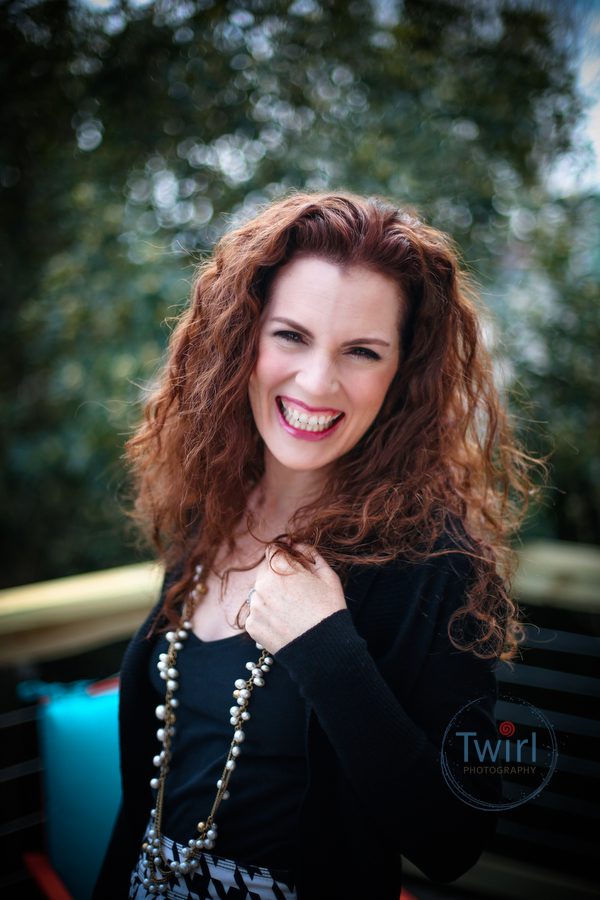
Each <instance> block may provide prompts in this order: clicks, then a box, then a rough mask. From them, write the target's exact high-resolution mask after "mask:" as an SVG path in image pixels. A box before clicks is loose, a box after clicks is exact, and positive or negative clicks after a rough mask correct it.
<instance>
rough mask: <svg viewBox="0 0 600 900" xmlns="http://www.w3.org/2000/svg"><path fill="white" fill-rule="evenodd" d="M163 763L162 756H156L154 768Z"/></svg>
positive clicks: (153, 761)
mask: <svg viewBox="0 0 600 900" xmlns="http://www.w3.org/2000/svg"><path fill="white" fill-rule="evenodd" d="M161 762H162V758H161V757H160V756H155V757H154V759H153V760H152V764H153V765H154V766H160V764H161Z"/></svg>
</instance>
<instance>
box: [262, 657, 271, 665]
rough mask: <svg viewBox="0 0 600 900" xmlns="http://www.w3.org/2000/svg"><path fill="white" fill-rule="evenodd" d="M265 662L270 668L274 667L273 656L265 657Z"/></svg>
mask: <svg viewBox="0 0 600 900" xmlns="http://www.w3.org/2000/svg"><path fill="white" fill-rule="evenodd" d="M263 662H265V663H266V664H267V665H268V666H272V665H273V658H272V657H271V656H265V658H264V660H263Z"/></svg>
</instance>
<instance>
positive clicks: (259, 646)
mask: <svg viewBox="0 0 600 900" xmlns="http://www.w3.org/2000/svg"><path fill="white" fill-rule="evenodd" d="M256 649H257V650H264V649H265V648H264V647H263V645H262V644H256Z"/></svg>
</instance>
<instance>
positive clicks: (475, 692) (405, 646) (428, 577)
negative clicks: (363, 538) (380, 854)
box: [274, 554, 499, 882]
mask: <svg viewBox="0 0 600 900" xmlns="http://www.w3.org/2000/svg"><path fill="white" fill-rule="evenodd" d="M469 567H470V563H469V561H468V559H467V558H466V557H464V556H462V555H459V554H452V555H451V556H444V557H438V558H436V559H434V560H432V561H431V563H429V566H425V567H423V568H422V572H423V577H422V578H418V577H417V578H412V580H409V587H410V592H411V593H410V594H409V595H408V596H406V595H403V585H404V586H405V583H404V581H403V578H402V576H400V575H399V574H398V569H397V568H394V567H393V566H392V567H383V568H382V570H381V571H380V573H379V574H378V576H377V579H376V581H375V582H374V584H373V585H372V588H371V592H370V594H369V596H371V594H374V595H375V597H376V599H375V602H374V603H373V616H374V617H376V618H378V619H379V620H380V628H379V630H381V628H382V627H384V621H385V630H387V631H388V632H389V629H390V622H391V621H393V616H392V619H390V612H389V610H390V609H392V610H393V608H394V607H395V608H396V609H397V612H396V613H395V615H396V621H397V634H396V635H394V634H391V635H389V634H388V635H387V636H386V637H385V640H386V641H388V645H387V650H386V653H385V654H382V655H381V656H379V655H378V661H377V663H376V661H375V659H374V658H373V656H372V655H371V653H370V652H369V648H368V644H367V641H366V640H365V638H364V637H362V636H361V634H360V633H359V632H358V630H357V627H356V625H355V623H354V621H353V618H352V615H351V613H350V611H349V609H343V610H338V611H337V612H335V613H332V614H331V615H329V616H328V617H327V618H325V619H323V620H322V621H321V622H319V623H318V624H317V625H315V626H313V627H312V628H310V629H309V630H308V631H306V632H305V633H304V634H302V635H300V636H299V637H297V638H295V639H294V640H293V641H291V642H290V643H288V644H287V645H286V646H285V647H282V648H281V649H280V650H279V651H278V652H277V653H276V654H275V655H274V658H275V659H276V661H278V662H279V663H280V664H281V665H283V666H285V668H286V669H287V671H288V673H289V675H290V676H291V677H292V678H293V679H294V681H295V682H296V684H297V685H298V688H299V690H300V692H301V693H302V694H303V696H304V697H305V698H306V699H307V700H308V702H309V703H310V704H311V705H312V707H313V710H314V712H315V714H316V717H317V719H318V721H319V724H320V726H321V728H322V730H323V731H324V732H325V735H326V737H327V739H328V740H329V742H330V743H331V745H332V746H333V748H334V751H335V753H336V755H337V759H338V761H339V766H340V768H341V771H342V773H343V778H344V779H345V783H346V789H347V790H350V791H353V793H354V794H355V796H356V798H357V801H358V809H359V811H361V812H362V814H361V815H359V816H358V818H357V823H358V825H357V827H359V828H361V827H364V828H369V829H370V830H372V829H373V828H375V829H377V830H378V831H379V840H380V841H381V843H382V844H383V845H387V846H388V848H389V850H390V852H391V853H402V855H404V856H405V857H406V858H407V859H409V860H410V861H411V862H413V863H414V864H415V865H416V866H418V868H419V869H421V871H422V872H423V873H424V874H425V875H426V876H427V877H428V878H430V879H432V880H436V881H442V882H446V881H453V880H454V879H456V878H458V877H459V876H460V875H461V874H463V873H464V872H465V871H467V870H468V869H469V868H471V867H472V866H473V865H474V863H475V862H476V861H477V859H478V858H479V856H480V854H481V852H482V849H483V847H484V846H485V844H486V843H487V841H488V840H490V839H491V837H492V835H493V833H494V830H495V825H496V818H497V816H496V814H495V813H493V812H490V811H489V810H485V811H482V810H480V809H477V808H475V807H473V806H471V805H469V804H467V803H466V802H464V801H462V800H460V799H459V798H457V797H456V796H455V794H454V793H453V792H452V791H451V790H450V788H449V787H448V785H447V784H446V782H445V780H444V776H443V773H442V767H441V754H440V748H441V744H442V738H443V735H444V732H445V730H446V728H447V726H448V725H449V724H450V721H451V719H452V717H453V715H454V714H455V713H457V712H458V711H459V709H460V708H461V707H462V706H463V705H464V704H466V703H467V702H469V701H470V700H474V699H476V698H482V699H481V700H480V701H479V703H478V704H477V712H476V713H475V714H474V716H473V717H472V718H471V722H472V723H473V724H474V726H475V727H476V728H477V732H478V735H479V737H481V738H482V739H486V738H489V739H490V740H491V739H494V738H495V737H497V734H496V728H495V719H494V704H495V700H496V696H497V690H496V682H495V676H494V673H493V665H492V663H493V661H492V662H490V661H489V660H481V659H479V658H477V657H475V656H474V654H472V653H467V652H464V651H457V650H456V649H455V648H454V647H453V646H452V644H451V643H450V641H449V639H448V636H447V624H448V620H449V618H450V615H451V613H452V612H453V610H454V609H456V608H458V607H459V606H462V605H463V603H464V594H465V589H466V586H467V583H468V574H469V572H470V568H469ZM382 598H383V600H382ZM382 610H385V611H386V613H385V620H384V617H383V616H382ZM363 615H364V616H365V617H366V618H367V619H368V617H369V597H368V598H367V603H366V606H365V610H364V613H363ZM375 630H377V629H375ZM372 633H373V629H371V632H370V634H372ZM375 643H376V641H375ZM409 670H410V671H411V685H410V690H407V688H406V685H405V684H404V683H403V682H404V681H405V680H407V678H406V674H404V676H403V675H402V673H407V672H408V671H409ZM382 672H385V677H384V674H382ZM487 789H488V791H489V793H488V798H489V797H492V798H493V799H498V798H499V780H498V779H497V778H494V779H492V782H489V783H488V785H487Z"/></svg>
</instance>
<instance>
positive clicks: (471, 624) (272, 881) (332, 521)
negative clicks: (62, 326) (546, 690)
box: [95, 193, 528, 900]
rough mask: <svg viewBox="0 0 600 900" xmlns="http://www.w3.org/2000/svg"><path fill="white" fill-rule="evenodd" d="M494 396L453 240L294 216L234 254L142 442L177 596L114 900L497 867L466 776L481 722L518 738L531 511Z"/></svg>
mask: <svg viewBox="0 0 600 900" xmlns="http://www.w3.org/2000/svg"><path fill="white" fill-rule="evenodd" d="M490 368H491V367H490V362H489V359H488V357H487V355H486V352H485V350H484V348H483V346H482V343H481V340H480V336H479V325H478V316H477V313H476V309H475V306H474V304H473V301H472V300H471V299H469V295H468V292H467V289H466V285H465V279H464V276H463V275H462V274H461V273H460V272H459V269H458V265H457V259H456V255H455V253H454V251H453V249H452V247H451V244H450V242H449V240H448V239H447V238H446V237H445V236H444V235H442V234H440V233H439V232H437V231H435V230H433V229H431V228H428V227H426V226H425V225H423V224H422V223H421V222H419V221H418V220H417V219H416V218H413V217H411V216H410V215H408V214H405V213H403V212H401V211H399V210H397V209H396V208H395V207H394V206H391V205H390V204H388V203H387V202H384V201H381V200H378V199H373V198H370V199H365V198H361V197H358V196H354V195H352V194H348V193H342V194H340V193H331V194H327V193H321V194H305V193H295V194H293V195H292V196H289V197H287V198H285V199H283V200H280V201H278V202H275V203H273V204H272V205H270V206H269V207H267V208H265V209H264V210H263V211H262V212H260V214H258V215H257V216H256V217H255V218H254V219H253V220H252V221H250V222H248V223H246V224H244V225H242V226H241V227H238V228H236V229H234V230H232V231H231V232H229V233H228V234H226V235H225V236H224V237H223V238H222V239H221V240H220V242H219V243H218V245H217V247H216V249H215V251H214V255H213V257H212V258H211V259H209V260H208V261H206V262H205V263H204V264H203V265H202V266H201V268H200V271H199V274H198V277H197V280H196V282H195V285H194V289H193V294H192V301H191V305H190V307H189V309H188V310H187V311H186V312H185V313H184V314H183V315H182V316H181V318H180V320H179V322H178V324H177V326H176V328H175V330H174V332H173V334H172V338H171V342H170V350H169V357H168V361H167V364H166V366H165V369H164V372H163V375H162V378H161V380H160V382H159V384H158V386H157V388H156V390H155V392H154V394H153V395H152V396H151V397H150V399H149V401H148V403H147V406H146V414H145V421H144V424H143V425H142V426H141V427H140V429H139V430H138V432H137V433H136V434H135V435H134V436H133V438H132V439H131V440H130V441H129V443H128V453H129V458H130V460H131V462H132V465H133V469H134V474H135V476H136V482H135V483H136V490H137V494H136V497H137V503H136V516H137V519H138V521H139V522H140V523H141V525H142V526H143V527H144V528H145V530H146V532H147V533H150V535H151V537H152V539H153V541H154V545H155V547H156V548H157V551H158V553H159V555H160V556H161V557H162V559H163V560H164V561H165V564H166V570H167V576H166V579H165V584H164V587H163V591H162V595H161V598H160V600H159V603H158V604H157V606H156V608H155V609H154V610H153V612H152V613H151V615H150V616H149V618H148V620H147V621H146V622H145V623H144V624H143V626H142V627H141V629H140V631H139V632H138V633H137V635H136V636H135V637H134V639H133V641H132V642H131V644H130V646H129V648H128V651H127V653H126V656H125V659H124V662H123V668H122V682H121V683H122V687H121V710H120V726H121V747H122V750H121V753H122V760H121V766H122V779H123V805H122V809H121V812H120V815H119V818H118V821H117V824H116V826H115V831H114V834H113V837H112V841H111V844H110V847H109V850H108V852H107V857H106V860H105V863H104V867H103V870H102V872H101V874H100V877H99V880H98V884H97V887H96V894H95V896H96V898H104V897H106V898H108V897H110V898H118V897H131V898H143V897H147V896H156V895H162V896H169V897H175V896H177V897H189V898H196V897H198V898H201V900H202V898H205V897H225V896H236V897H237V896H239V897H241V898H242V897H252V898H284V897H285V898H298V900H319V898H328V900H332V898H340V900H341V898H345V900H352V898H356V900H358V898H361V900H365V898H380V900H397V898H398V896H399V893H400V889H401V859H400V858H401V855H404V856H406V857H407V858H408V859H410V860H411V861H412V862H413V863H415V864H416V865H417V866H418V867H419V868H420V869H421V870H422V871H423V872H424V873H425V874H426V875H427V876H428V877H430V878H432V879H436V880H441V881H451V880H453V879H455V878H457V877H458V876H459V875H461V874H462V873H463V872H465V871H466V870H467V869H468V868H470V867H471V866H472V865H473V864H474V863H475V862H476V860H477V859H478V857H479V855H480V853H481V851H482V848H483V847H484V845H485V844H486V842H487V841H488V840H489V839H490V837H491V836H492V834H493V832H494V827H495V815H494V813H493V812H490V811H489V810H485V811H482V810H481V808H478V807H477V804H473V803H471V802H465V801H464V800H463V799H461V798H460V797H458V796H457V795H456V792H454V791H452V790H450V788H449V786H448V784H447V781H446V779H445V778H444V773H443V771H442V766H441V764H440V748H441V745H442V738H443V735H444V732H445V730H446V729H447V728H448V726H449V724H450V722H451V720H452V717H453V716H454V715H455V714H456V713H457V712H458V711H459V710H460V709H461V708H462V707H464V706H465V704H468V703H470V702H471V701H473V700H477V701H478V702H477V707H476V710H477V711H476V712H474V713H473V724H474V727H475V728H476V729H477V733H478V735H479V737H480V738H481V739H482V740H483V739H485V738H486V737H488V738H490V739H494V737H495V720H494V714H493V710H494V701H495V698H496V687H495V678H494V673H493V667H494V663H495V661H496V660H497V659H499V658H504V659H510V658H511V657H512V656H514V655H515V652H516V648H517V646H518V641H519V639H520V630H519V625H518V623H517V619H516V608H515V606H514V604H513V603H512V601H511V600H510V599H509V596H508V593H507V586H508V583H509V582H508V579H509V575H510V571H509V568H510V567H509V563H510V554H509V549H508V535H509V533H510V532H511V530H512V529H513V528H514V527H515V525H516V523H517V521H518V519H519V515H520V514H522V513H523V511H524V507H525V499H524V498H525V497H526V495H527V490H528V481H527V475H526V470H525V462H527V461H528V459H527V457H525V455H524V454H523V453H522V452H520V451H519V449H518V448H517V446H516V444H515V441H514V438H513V436H512V434H511V431H510V428H509V425H508V423H507V419H506V416H505V414H504V412H503V411H502V408H501V405H500V403H499V399H498V396H497V393H496V391H495V389H494V385H493V381H492V377H491V374H490ZM509 492H510V494H509ZM155 707H156V711H155ZM473 709H475V707H473ZM153 757H154V759H153ZM480 780H481V779H480ZM477 791H479V793H480V794H484V795H485V796H487V797H488V798H491V799H493V798H494V797H496V798H497V796H498V785H497V784H496V781H495V779H494V780H489V779H488V780H487V781H486V782H485V783H484V784H479V785H477Z"/></svg>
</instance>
